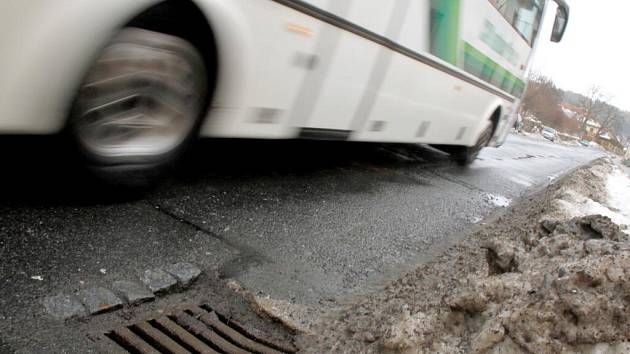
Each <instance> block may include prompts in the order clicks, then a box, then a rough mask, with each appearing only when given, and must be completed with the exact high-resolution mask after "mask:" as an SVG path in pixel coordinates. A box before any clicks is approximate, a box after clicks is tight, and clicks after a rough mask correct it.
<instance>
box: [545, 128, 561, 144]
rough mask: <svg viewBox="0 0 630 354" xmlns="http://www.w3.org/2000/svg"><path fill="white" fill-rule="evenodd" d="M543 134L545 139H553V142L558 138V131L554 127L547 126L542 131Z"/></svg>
mask: <svg viewBox="0 0 630 354" xmlns="http://www.w3.org/2000/svg"><path fill="white" fill-rule="evenodd" d="M542 136H543V137H544V138H545V139H547V140H550V141H553V142H555V141H556V140H558V133H557V132H556V130H555V129H553V128H549V127H545V128H544V129H543V131H542Z"/></svg>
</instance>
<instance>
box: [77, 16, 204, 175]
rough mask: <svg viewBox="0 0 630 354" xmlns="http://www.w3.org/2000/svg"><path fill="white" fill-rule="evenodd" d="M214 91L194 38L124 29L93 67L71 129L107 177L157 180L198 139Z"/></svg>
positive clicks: (91, 165)
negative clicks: (209, 92) (203, 117)
mask: <svg viewBox="0 0 630 354" xmlns="http://www.w3.org/2000/svg"><path fill="white" fill-rule="evenodd" d="M207 90H208V83H207V75H206V68H205V65H204V61H203V58H202V56H201V54H200V53H199V51H198V50H197V49H196V48H195V47H194V46H193V45H192V44H190V43H189V42H187V41H186V40H184V39H182V38H179V37H175V36H172V35H168V34H164V33H160V32H155V31H149V30H145V29H140V28H132V27H128V28H124V29H122V30H121V31H120V32H119V33H118V35H117V36H116V37H115V38H113V40H112V41H111V42H110V43H109V44H108V45H107V47H105V49H103V51H102V52H101V54H100V56H99V57H98V59H97V60H96V61H95V62H94V64H93V65H92V66H91V68H90V69H89V71H88V73H87V75H86V78H85V80H84V81H83V83H82V85H81V87H80V89H79V91H78V94H77V96H76V98H75V101H74V104H73V108H72V111H71V117H70V120H69V129H68V132H69V133H70V135H71V139H72V141H73V143H74V144H73V145H74V146H75V147H76V151H78V153H79V155H80V158H81V159H82V160H83V163H84V164H85V166H86V167H87V168H88V169H89V170H90V171H92V172H94V173H95V174H96V175H97V176H98V177H99V178H101V179H103V180H105V181H106V182H109V183H113V184H117V185H125V186H132V187H133V186H136V185H137V186H144V185H147V184H151V183H152V182H154V181H155V180H157V179H158V178H159V177H160V175H161V174H162V173H163V172H164V171H165V170H166V169H167V168H168V167H169V166H171V165H172V164H173V163H174V162H175V161H176V160H177V159H178V157H179V156H180V155H181V154H182V153H183V152H184V151H185V149H186V148H187V146H188V145H189V144H190V143H191V142H192V141H193V140H194V139H195V138H196V136H197V134H198V130H199V126H200V123H201V120H202V113H203V112H204V111H205V106H206V102H207V100H206V99H207V97H206V93H207Z"/></svg>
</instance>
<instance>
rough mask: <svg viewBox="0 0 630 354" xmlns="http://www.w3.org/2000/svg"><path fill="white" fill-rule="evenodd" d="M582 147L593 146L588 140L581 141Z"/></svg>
mask: <svg viewBox="0 0 630 354" xmlns="http://www.w3.org/2000/svg"><path fill="white" fill-rule="evenodd" d="M580 145H582V146H591V142H590V141H588V140H580Z"/></svg>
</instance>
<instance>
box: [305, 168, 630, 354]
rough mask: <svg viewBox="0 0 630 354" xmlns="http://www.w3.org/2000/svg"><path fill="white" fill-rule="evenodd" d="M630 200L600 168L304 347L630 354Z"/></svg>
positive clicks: (500, 221) (316, 333)
mask: <svg viewBox="0 0 630 354" xmlns="http://www.w3.org/2000/svg"><path fill="white" fill-rule="evenodd" d="M628 198H630V180H629V179H628V177H627V176H626V175H624V174H623V172H622V171H621V170H620V169H619V167H616V166H614V164H613V163H612V162H611V161H610V160H607V159H601V160H598V161H597V162H596V163H594V164H593V165H592V166H591V167H589V168H583V169H580V170H577V171H575V172H573V173H571V174H570V176H568V177H567V178H563V179H561V180H560V181H559V182H558V183H556V184H554V185H552V186H550V187H548V188H547V189H546V190H545V191H543V192H542V193H539V194H537V195H535V196H533V197H530V198H529V199H527V200H524V201H522V202H521V203H519V204H517V205H515V206H513V207H512V208H511V209H510V210H508V211H507V212H506V214H505V215H503V216H500V217H498V218H497V219H496V220H493V221H492V222H490V223H488V225H487V226H485V227H484V228H482V229H480V230H478V231H477V232H475V233H474V234H473V235H472V236H471V237H469V238H467V239H464V240H462V241H461V242H460V243H458V244H457V245H454V246H452V247H450V248H449V250H448V251H447V252H444V254H442V255H440V256H439V257H437V258H436V259H434V260H432V261H430V262H428V263H426V264H424V265H421V266H420V267H419V268H418V269H416V270H415V271H413V272H410V273H408V274H405V275H404V276H402V277H401V278H399V279H397V280H396V281H394V282H392V283H390V284H389V285H388V286H386V287H385V288H383V289H382V290H381V291H379V292H377V293H374V294H370V295H369V296H366V297H364V298H361V299H356V300H355V301H353V302H352V303H350V304H348V305H347V306H346V307H345V308H344V309H342V310H339V311H336V312H334V313H331V314H329V315H328V316H325V317H323V318H321V319H320V320H319V321H318V322H317V323H316V324H314V325H313V326H312V327H311V328H310V329H309V333H307V334H305V335H303V336H302V338H301V344H300V346H301V348H303V351H304V352H311V353H321V352H346V353H355V352H361V353H383V352H386V353H494V354H499V353H536V354H538V353H540V354H546V353H567V354H568V353H589V354H590V353H602V354H603V353H607V354H614V353H630V344H628V343H627V341H628V340H630V236H629V235H628V234H627V233H625V232H624V231H622V229H623V230H626V231H627V230H628V228H627V225H628V224H629V223H628V218H630V213H629V212H630V208H629V205H628V204H629V203H630V202H629V200H628ZM617 223H619V224H622V227H620V226H619V225H618V224H617Z"/></svg>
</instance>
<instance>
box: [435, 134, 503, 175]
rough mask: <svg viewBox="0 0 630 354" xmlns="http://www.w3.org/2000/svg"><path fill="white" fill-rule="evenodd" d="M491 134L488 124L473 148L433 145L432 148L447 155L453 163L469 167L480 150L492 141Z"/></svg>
mask: <svg viewBox="0 0 630 354" xmlns="http://www.w3.org/2000/svg"><path fill="white" fill-rule="evenodd" d="M493 132H494V125H493V124H489V125H488V127H487V128H486V129H485V130H484V131H483V133H481V135H480V136H479V139H477V143H476V144H475V145H473V146H457V145H433V147H434V148H436V149H439V150H442V151H444V152H446V153H448V154H449V155H450V156H451V159H453V161H455V163H457V164H458V165H459V166H464V167H465V166H469V165H470V164H471V163H473V162H474V161H475V160H476V159H477V156H479V153H480V152H481V149H483V148H484V147H485V146H486V145H488V142H490V139H492V133H493Z"/></svg>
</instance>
